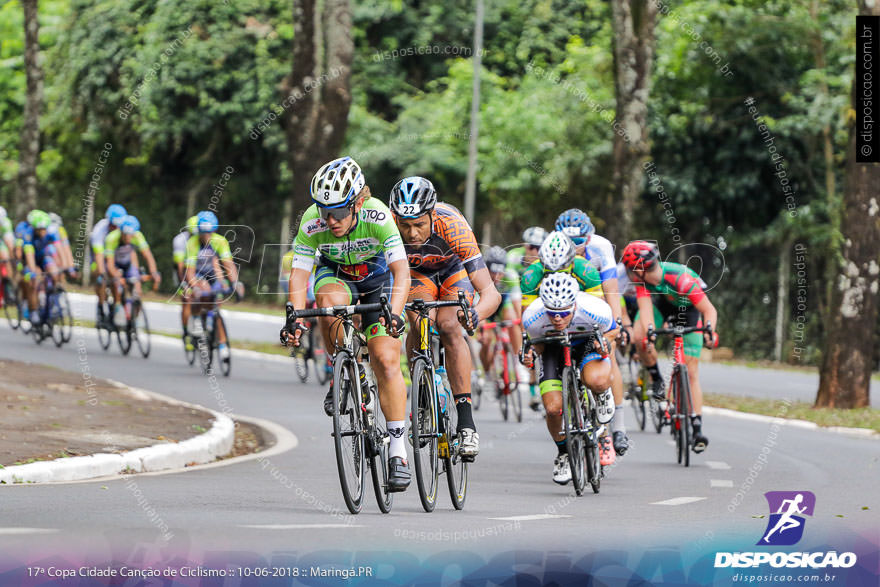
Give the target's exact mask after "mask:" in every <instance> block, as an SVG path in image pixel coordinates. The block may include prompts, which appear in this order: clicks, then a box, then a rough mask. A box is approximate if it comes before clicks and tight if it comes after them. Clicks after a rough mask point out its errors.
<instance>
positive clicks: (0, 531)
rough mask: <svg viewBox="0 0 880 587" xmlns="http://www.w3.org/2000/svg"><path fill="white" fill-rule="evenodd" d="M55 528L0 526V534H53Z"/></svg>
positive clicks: (56, 530) (55, 530)
mask: <svg viewBox="0 0 880 587" xmlns="http://www.w3.org/2000/svg"><path fill="white" fill-rule="evenodd" d="M55 532H58V529H57V528H0V535H3V536H8V535H15V534H53V533H55Z"/></svg>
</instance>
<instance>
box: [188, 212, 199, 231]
mask: <svg viewBox="0 0 880 587" xmlns="http://www.w3.org/2000/svg"><path fill="white" fill-rule="evenodd" d="M186 229H187V230H189V233H190V234H198V233H199V215H198V214H196V215H195V216H190V217H189V218H187V219H186Z"/></svg>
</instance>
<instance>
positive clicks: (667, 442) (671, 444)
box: [666, 440, 675, 446]
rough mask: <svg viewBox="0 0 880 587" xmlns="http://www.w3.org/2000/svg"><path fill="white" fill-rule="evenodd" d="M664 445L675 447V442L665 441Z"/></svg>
mask: <svg viewBox="0 0 880 587" xmlns="http://www.w3.org/2000/svg"><path fill="white" fill-rule="evenodd" d="M666 444H668V445H669V446H675V441H674V440H667V441H666Z"/></svg>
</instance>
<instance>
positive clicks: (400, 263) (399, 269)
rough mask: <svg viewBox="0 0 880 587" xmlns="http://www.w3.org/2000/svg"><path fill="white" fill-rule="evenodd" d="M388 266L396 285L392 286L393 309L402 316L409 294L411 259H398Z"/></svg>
mask: <svg viewBox="0 0 880 587" xmlns="http://www.w3.org/2000/svg"><path fill="white" fill-rule="evenodd" d="M388 268H389V269H391V275H393V276H394V285H393V286H392V287H391V311H392V312H394V314H395V315H397V316H400V315H401V314H403V307H404V306H405V305H406V299H407V297H408V296H409V286H410V276H409V261H407V260H406V259H398V260H397V261H394V262H392V263H390V264H389V265H388ZM383 322H384V320H383Z"/></svg>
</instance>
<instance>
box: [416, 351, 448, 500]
mask: <svg viewBox="0 0 880 587" xmlns="http://www.w3.org/2000/svg"><path fill="white" fill-rule="evenodd" d="M450 407H451V406H450ZM410 409H411V411H410V418H411V419H412V424H411V426H410V434H411V439H412V445H413V465H414V467H415V470H416V484H417V485H418V487H419V500H420V501H421V502H422V507H423V508H424V509H425V511H426V512H432V511H434V506H436V505H437V485H438V480H439V476H440V458H439V443H438V439H437V436H438V431H437V422H438V418H437V390H436V389H434V379H433V375H432V372H431V369H430V368H428V364H427V361H425V359H424V357H417V358H416V359H415V361H413V368H412V393H411V394H410Z"/></svg>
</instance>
